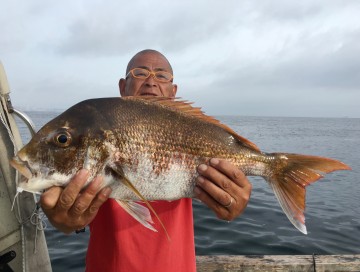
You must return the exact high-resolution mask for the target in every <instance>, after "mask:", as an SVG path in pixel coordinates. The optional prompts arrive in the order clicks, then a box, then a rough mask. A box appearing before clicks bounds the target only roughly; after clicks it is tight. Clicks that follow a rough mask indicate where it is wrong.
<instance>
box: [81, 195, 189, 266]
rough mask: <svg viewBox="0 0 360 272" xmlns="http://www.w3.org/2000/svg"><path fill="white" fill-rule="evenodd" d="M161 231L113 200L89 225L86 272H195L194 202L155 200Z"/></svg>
mask: <svg viewBox="0 0 360 272" xmlns="http://www.w3.org/2000/svg"><path fill="white" fill-rule="evenodd" d="M151 205H152V206H153V208H154V209H155V211H156V212H157V214H158V215H159V217H160V219H161V221H162V222H163V224H164V226H165V228H166V229H167V231H168V233H169V236H170V238H171V241H169V240H168V239H167V236H166V234H165V232H164V230H163V229H162V227H161V225H160V224H159V222H158V220H157V219H156V218H155V216H154V215H152V217H153V221H154V223H155V224H154V225H153V226H154V227H155V228H156V229H157V230H158V232H153V231H152V230H149V229H148V228H145V227H144V226H143V225H141V224H140V223H139V222H138V221H136V220H135V219H133V218H132V216H130V215H129V214H127V213H126V212H125V211H124V210H123V209H122V208H121V207H120V206H119V204H118V203H117V202H116V201H114V200H113V199H109V200H108V201H106V202H105V203H104V205H102V207H101V208H100V210H99V212H98V214H97V215H96V217H95V219H94V220H93V222H92V223H91V224H90V241H89V246H88V251H87V256H86V271H87V272H92V271H94V272H95V271H96V272H98V271H126V272H128V271H141V272H143V271H156V272H161V271H164V272H165V271H171V272H176V271H179V272H184V271H186V272H187V271H189V272H191V271H194V272H195V271H196V260H195V245H194V228H193V214H192V201H191V199H189V198H185V199H181V200H176V201H172V202H169V201H153V202H151Z"/></svg>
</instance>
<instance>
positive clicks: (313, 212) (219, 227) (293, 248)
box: [19, 112, 360, 272]
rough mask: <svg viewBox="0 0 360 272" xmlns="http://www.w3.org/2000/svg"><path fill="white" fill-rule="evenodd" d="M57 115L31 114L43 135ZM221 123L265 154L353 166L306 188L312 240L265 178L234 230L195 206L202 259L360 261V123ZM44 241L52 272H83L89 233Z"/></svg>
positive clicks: (55, 234)
mask: <svg viewBox="0 0 360 272" xmlns="http://www.w3.org/2000/svg"><path fill="white" fill-rule="evenodd" d="M57 114H58V113H57V112H28V115H29V116H30V117H31V119H32V120H33V122H34V123H35V125H36V126H37V128H40V127H41V126H42V125H43V124H45V123H46V122H47V121H49V120H50V119H52V118H53V117H55V116H56V115H57ZM217 118H218V119H219V120H220V121H222V122H223V123H225V124H227V125H229V126H230V127H231V128H233V129H234V130H235V131H236V132H238V133H239V134H240V135H242V136H244V137H246V138H247V139H249V140H250V141H252V142H254V143H256V144H257V145H258V146H259V148H260V149H261V150H262V151H264V152H287V153H300V154H309V155H318V156H325V157H330V158H334V159H337V160H340V161H343V162H344V163H346V164H348V165H349V166H350V167H351V168H352V171H337V172H334V173H330V174H328V175H326V177H325V178H323V179H321V180H320V181H318V182H316V183H314V184H312V185H310V186H308V187H307V194H306V213H305V216H306V226H307V230H308V234H307V235H304V234H302V233H300V232H299V231H298V230H297V229H296V228H294V227H293V226H292V224H291V223H290V222H289V220H288V219H287V217H286V216H285V214H284V213H283V212H282V210H281V208H280V205H279V204H278V202H277V200H276V198H275V196H274V194H273V192H272V190H271V189H270V188H269V186H268V184H267V183H266V182H265V181H264V180H263V179H262V178H260V177H249V180H250V181H251V183H252V184H253V190H252V194H251V199H250V202H249V204H248V207H247V208H246V210H245V212H244V213H243V214H242V215H241V216H239V217H238V218H237V219H235V220H234V221H232V222H226V221H222V220H219V219H217V218H216V216H215V214H214V213H213V212H212V211H211V210H209V209H208V208H207V207H206V206H204V205H203V204H201V203H198V202H197V201H193V207H194V222H195V226H194V228H195V244H196V254H197V255H219V254H220V255H252V254H255V255H265V254H279V255H283V254H286V255H288V254H298V255H301V254H359V253H360V201H359V198H360V197H359V196H360V162H359V158H360V156H359V154H360V119H359V118H292V117H239V116H218V117H217ZM19 123H20V122H19ZM20 131H21V135H22V137H23V141H24V143H26V142H27V141H28V140H29V139H30V134H29V132H28V131H27V129H26V128H25V126H24V125H23V124H20ZM45 235H46V239H47V244H48V248H49V254H50V258H51V262H52V266H53V271H55V272H56V271H83V270H84V267H85V255H86V250H87V242H88V238H89V230H88V229H87V231H86V232H85V233H80V234H71V235H64V234H62V233H61V232H59V231H57V230H56V229H55V228H53V227H52V226H51V225H50V224H48V227H47V229H46V230H45ZM159 235H162V233H161V232H159ZM99 250H101V249H99Z"/></svg>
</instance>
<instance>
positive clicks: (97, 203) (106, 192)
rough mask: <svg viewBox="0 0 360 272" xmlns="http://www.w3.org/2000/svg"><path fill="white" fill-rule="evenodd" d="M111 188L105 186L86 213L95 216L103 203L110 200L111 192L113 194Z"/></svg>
mask: <svg viewBox="0 0 360 272" xmlns="http://www.w3.org/2000/svg"><path fill="white" fill-rule="evenodd" d="M111 191H112V190H111V188H110V187H105V188H103V189H102V190H101V191H100V192H99V193H98V194H97V195H96V198H95V199H94V200H93V202H92V203H91V205H90V207H89V208H88V209H87V211H86V212H85V215H86V216H88V217H89V218H91V217H93V216H94V215H95V214H96V213H97V212H98V210H99V209H100V207H101V205H102V204H104V202H105V201H106V200H108V198H109V196H110V194H111Z"/></svg>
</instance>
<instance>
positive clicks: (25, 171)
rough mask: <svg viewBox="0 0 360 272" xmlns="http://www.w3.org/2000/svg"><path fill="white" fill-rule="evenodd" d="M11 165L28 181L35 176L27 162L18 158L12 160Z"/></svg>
mask: <svg viewBox="0 0 360 272" xmlns="http://www.w3.org/2000/svg"><path fill="white" fill-rule="evenodd" d="M10 165H11V166H12V167H14V168H15V169H16V170H18V171H19V172H20V174H22V175H23V176H24V177H26V178H27V179H28V180H29V179H31V178H32V177H33V175H34V174H33V173H32V171H31V168H30V167H29V163H28V162H27V161H23V160H21V159H20V158H19V157H17V156H16V157H14V158H12V159H11V161H10Z"/></svg>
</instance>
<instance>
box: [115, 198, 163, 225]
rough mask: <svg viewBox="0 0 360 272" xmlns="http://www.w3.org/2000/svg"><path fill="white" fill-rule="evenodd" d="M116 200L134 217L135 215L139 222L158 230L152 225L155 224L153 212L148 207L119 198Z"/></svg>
mask: <svg viewBox="0 0 360 272" xmlns="http://www.w3.org/2000/svg"><path fill="white" fill-rule="evenodd" d="M116 202H117V203H119V205H120V206H121V207H122V208H123V209H124V210H125V211H126V212H127V213H128V214H130V215H131V216H132V217H134V218H135V219H136V220H137V221H138V222H139V223H141V224H142V225H143V226H144V227H147V228H148V229H151V230H152V231H155V232H157V230H156V229H155V228H154V227H153V226H152V225H151V224H154V222H153V221H152V218H151V214H150V211H149V209H148V208H145V207H144V206H142V205H140V204H138V203H136V202H132V201H121V200H117V199H116Z"/></svg>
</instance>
